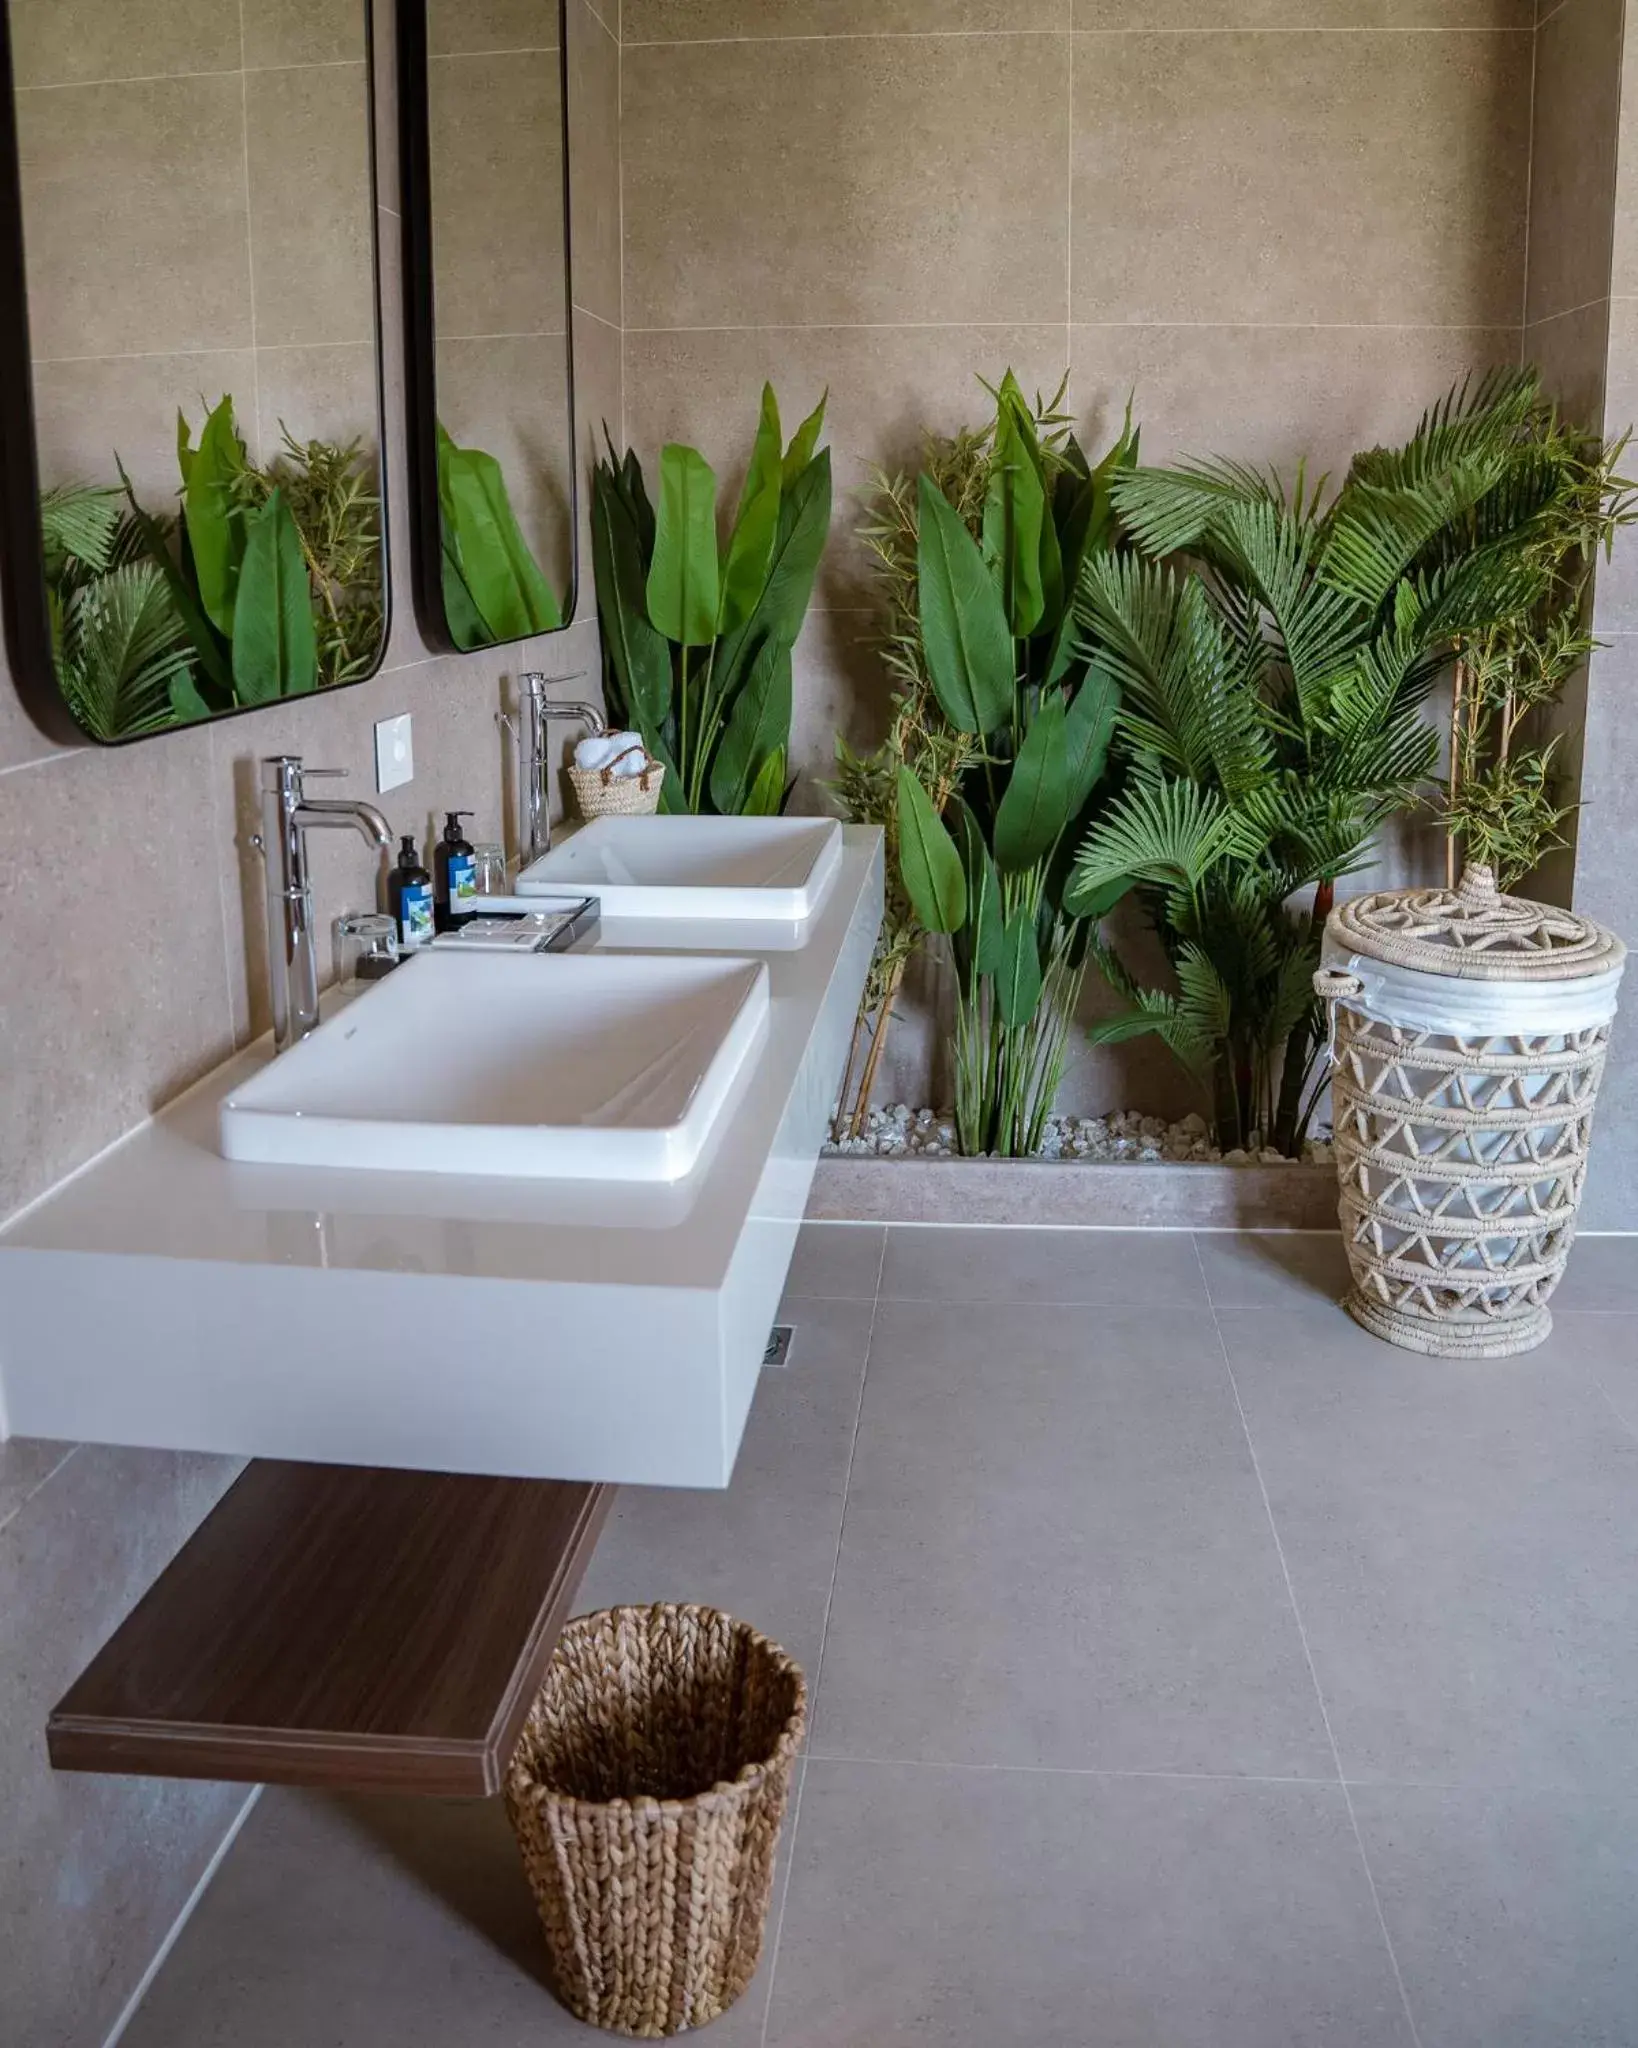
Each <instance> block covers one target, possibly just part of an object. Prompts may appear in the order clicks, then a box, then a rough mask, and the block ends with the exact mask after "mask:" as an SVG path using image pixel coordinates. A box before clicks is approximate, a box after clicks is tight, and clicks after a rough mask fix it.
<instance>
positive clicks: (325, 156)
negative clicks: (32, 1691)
mask: <svg viewBox="0 0 1638 2048" xmlns="http://www.w3.org/2000/svg"><path fill="white" fill-rule="evenodd" d="M246 115H247V128H248V134H247V149H248V157H249V176H250V208H251V212H250V226H251V251H252V257H253V263H254V274H255V295H256V296H255V306H256V340H257V342H258V344H259V345H260V346H262V347H264V348H267V347H281V346H288V345H290V344H297V345H300V346H311V345H312V344H314V343H316V342H336V341H373V340H374V338H375V326H376V321H375V274H374V262H375V246H374V233H373V230H374V226H375V217H374V208H373V200H372V195H371V187H370V124H369V109H368V104H367V92H366V86H365V78H364V67H363V65H361V64H358V65H354V64H325V65H310V66H304V67H303V68H301V69H299V70H294V71H260V72H257V73H256V74H255V76H254V77H252V78H251V79H250V81H249V94H248V100H247V105H246Z"/></svg>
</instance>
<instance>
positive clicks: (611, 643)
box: [592, 384, 831, 816]
mask: <svg viewBox="0 0 1638 2048" xmlns="http://www.w3.org/2000/svg"><path fill="white" fill-rule="evenodd" d="M824 417H825V400H824V398H821V399H820V400H819V403H818V405H817V406H815V408H814V410H813V411H812V412H811V413H810V414H809V415H808V417H807V418H806V419H805V420H804V421H803V422H802V424H801V426H800V427H798V429H797V430H796V433H795V434H794V435H793V436H792V438H791V440H790V442H789V444H788V445H787V444H786V443H785V441H784V438H783V429H782V427H781V424H780V417H779V402H778V400H777V398H776V397H775V395H774V391H773V387H772V385H769V384H765V385H764V386H763V388H762V408H761V414H760V417H759V420H758V423H757V430H756V439H755V442H754V444H753V446H752V450H751V460H750V466H749V468H748V470H747V472H746V476H745V483H744V487H743V489H742V490H741V492H740V497H739V504H738V507H737V510H736V512H735V515H734V520H733V524H732V526H731V528H730V529H729V533H728V539H727V544H726V546H722V545H721V544H720V543H719V537H718V526H717V479H716V475H715V473H714V471H713V470H712V468H711V466H710V464H709V463H708V462H707V461H706V460H705V458H704V457H703V456H702V455H701V454H700V452H699V450H698V449H696V448H690V447H686V446H683V445H681V444H679V443H671V444H669V445H667V446H666V447H665V448H664V449H662V450H661V453H660V470H659V502H658V504H657V505H656V504H654V503H653V502H652V501H651V500H650V498H649V494H648V488H647V483H646V480H645V478H644V475H643V467H642V463H641V462H640V461H639V459H638V457H637V455H636V454H635V452H634V451H632V450H630V449H628V450H627V451H626V453H625V455H624V456H623V457H622V456H618V455H616V453H615V451H614V444H613V442H612V441H609V442H608V455H607V458H606V459H600V460H599V461H598V463H597V466H596V470H595V473H594V476H593V483H592V563H593V573H594V577H595V581H596V585H597V613H598V620H599V623H600V625H601V627H602V638H603V663H604V692H605V698H606V701H607V703H608V705H609V707H610V709H611V711H612V712H613V713H614V715H615V716H616V717H617V718H618V719H619V720H620V721H621V723H622V724H624V725H627V726H629V727H630V728H631V729H632V730H633V731H635V732H639V733H641V734H642V737H643V744H644V745H645V746H646V747H647V748H648V750H649V752H650V753H651V754H653V755H654V756H655V758H656V759H657V760H660V761H663V762H664V763H665V767H666V774H665V778H664V781H663V782H662V784H661V798H660V801H661V807H662V809H664V810H667V811H710V812H715V813H718V814H722V815H732V814H747V815H757V816H768V815H771V814H773V813H774V812H777V811H778V810H779V809H780V808H781V807H782V805H783V803H784V801H785V798H786V796H787V794H788V791H787V786H786V782H787V773H788V768H789V760H790V733H791V650H792V648H793V647H794V646H795V645H796V637H797V634H798V633H799V632H800V631H801V629H802V621H803V618H804V617H805V616H806V613H807V608H808V602H809V599H810V598H811V597H812V595H813V585H814V579H815V577H816V576H817V574H818V571H819V560H820V557H821V555H822V554H823V553H824V548H825V542H826V539H827V538H828V536H829V532H830V501H831V479H830V450H829V449H828V448H820V447H819V446H818V441H819V435H820V432H821V430H822V429H823V426H824ZM604 437H605V440H607V439H608V430H607V428H606V427H605V429H604Z"/></svg>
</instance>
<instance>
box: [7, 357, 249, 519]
mask: <svg viewBox="0 0 1638 2048" xmlns="http://www.w3.org/2000/svg"><path fill="white" fill-rule="evenodd" d="M228 395H231V397H232V398H233V401H234V414H235V417H236V418H237V419H238V421H239V426H240V430H241V432H243V433H244V434H245V436H246V437H247V440H248V441H249V442H250V443H251V444H252V445H254V442H255V436H256V358H255V356H254V354H253V353H252V351H251V350H249V349H229V350H224V351H223V352H222V353H220V354H211V355H179V356H133V357H119V356H113V357H109V356H103V357H98V358H95V359H93V360H91V361H89V362H81V363H74V362H68V363H36V364H35V366H34V424H35V434H36V437H37V441H38V445H39V450H40V474H41V477H42V478H43V479H44V481H46V482H47V483H69V482H85V483H107V484H117V483H118V482H119V472H118V470H117V469H116V468H115V466H114V457H115V455H116V454H117V455H118V456H119V459H120V460H121V461H122V462H123V463H124V465H125V468H126V471H127V473H128V474H129V476H130V479H131V481H132V483H133V484H134V485H135V486H136V490H137V495H138V497H139V498H140V499H141V500H142V502H143V504H144V505H145V506H146V507H147V509H148V510H149V511H150V512H155V513H160V512H169V511H172V510H174V509H175V501H176V494H177V492H178V490H179V489H180V488H181V481H182V479H181V475H180V473H179V472H178V470H177V466H176V415H177V413H178V412H179V411H180V412H183V413H185V414H186V415H187V417H188V420H189V422H190V423H191V425H192V429H193V433H194V437H195V439H197V438H198V433H199V427H200V424H201V422H202V420H203V419H204V416H205V413H206V412H207V411H208V410H209V408H210V407H211V406H213V405H215V404H216V402H217V400H218V399H220V398H222V397H224V396H228Z"/></svg>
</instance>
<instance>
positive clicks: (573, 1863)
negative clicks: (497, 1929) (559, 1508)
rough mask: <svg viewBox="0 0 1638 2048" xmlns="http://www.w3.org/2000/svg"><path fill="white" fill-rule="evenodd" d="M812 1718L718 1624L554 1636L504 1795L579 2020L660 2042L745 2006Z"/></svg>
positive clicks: (799, 1682) (770, 1660)
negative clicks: (796, 1767) (794, 1776)
mask: <svg viewBox="0 0 1638 2048" xmlns="http://www.w3.org/2000/svg"><path fill="white" fill-rule="evenodd" d="M806 1715H807V1686H806V1683H805V1681H804V1679H803V1677H802V1673H801V1670H800V1668H799V1667H798V1666H797V1665H796V1664H795V1663H793V1662H792V1660H791V1659H790V1658H789V1657H788V1656H787V1655H786V1654H785V1652H784V1651H783V1650H782V1649H780V1648H779V1646H778V1645H777V1644H776V1643H771V1642H769V1641H768V1640H767V1638H766V1637H765V1636H761V1635H758V1634H757V1632H756V1630H755V1629H753V1628H748V1627H747V1626H746V1625H745V1624H744V1623H743V1622H739V1621H734V1620H733V1619H731V1618H730V1617H729V1616H728V1615H726V1614H721V1613H718V1612H717V1611H716V1609H714V1608H710V1607H613V1608H609V1609H607V1610H606V1611H605V1612H603V1613H601V1614H588V1615H583V1616H581V1618H580V1619H579V1620H577V1621H571V1622H570V1623H569V1624H568V1626H567V1627H566V1628H565V1629H564V1631H563V1634H562V1636H561V1638H560V1639H559V1641H558V1645H557V1649H556V1652H555V1653H554V1655H553V1658H552V1662H551V1668H550V1670H549V1671H548V1673H547V1676H546V1682H545V1684H544V1686H543V1687H542V1688H541V1692H540V1696H539V1698H538V1699H537V1700H536V1702H535V1705H534V1707H533V1709H532V1710H531V1712H530V1715H529V1718H528V1721H527V1722H526V1724H525V1726H524V1731H523V1735H522V1738H521V1740H520V1741H519V1744H518V1748H517V1751H516V1753H515V1754H514V1756H513V1758H512V1762H511V1766H510V1768H509V1770H508V1772H507V1778H506V1788H505V1789H506V1805H507V1810H508V1812H509V1813H510V1815H511V1819H512V1829H513V1832H514V1833H515V1835H516V1836H517V1840H518V1846H519V1848H520V1849H521V1851H522V1853H523V1866H524V1870H525V1872H526V1873H527V1875H528V1879H529V1884H530V1887H531V1888H532V1890H533V1892H534V1895H535V1902H536V1904H537V1905H538V1906H539V1908H540V1919H541V1925H542V1927H543V1928H544V1929H545V1933H546V1948H547V1953H548V1958H549V1962H550V1969H551V1982H552V1988H553V1990H554V1991H555V1992H556V1994H557V1996H558V1997H559V1998H560V1999H561V2000H562V2002H563V2004H564V2005H566V2006H567V2007H568V2009H569V2011H570V2012H572V2013H573V2014H574V2015H575V2017H576V2018H577V2019H582V2020H585V2021H588V2022H589V2023H590V2024H591V2025H592V2026H595V2027H603V2028H605V2029H607V2030H608V2031H609V2032H611V2033H616V2034H626V2035H630V2036H634V2037H636V2038H637V2039H640V2040H659V2039H661V2038H663V2037H665V2036H667V2035H671V2034H681V2033H685V2032H686V2031H688V2029H690V2028H692V2027H701V2026H704V2025H706V2024H707V2022H709V2021H711V2020H714V2019H716V2018H718V2017H719V2016H720V2015H721V2014H722V2013H723V2012H725V2011H726V2010H727V2009H728V2007H729V2006H730V2005H732V2004H733V2002H734V2001H735V1999H737V1998H738V1997H739V1996H740V1994H741V1993H742V1992H743V1991H744V1989H745V1987H746V1986H747V1985H748V1984H749V1983H750V1981H751V1978H752V1976H753V1974H754V1973H755V1970H756V1966H757V1961H758V1959H759V1957H760V1955H761V1952H762V1930H763V1923H764V1921H765V1919H766V1917H767V1911H768V1895H769V1891H770V1889H771V1886H772V1883H773V1862H774V1849H775V1846H776V1845H777V1843H778V1840H779V1828H780V1823H781V1821H782V1820H783V1818H784V1813H785V1801H786V1798H787V1796H788V1794H789V1791H790V1782H791V1770H792V1766H793V1764H794V1762H795V1759H796V1753H797V1749H798V1747H799V1745H800V1743H801V1740H802V1730H803V1726H804V1723H805V1720H806Z"/></svg>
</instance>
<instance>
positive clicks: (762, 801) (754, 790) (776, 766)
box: [745, 747, 787, 818]
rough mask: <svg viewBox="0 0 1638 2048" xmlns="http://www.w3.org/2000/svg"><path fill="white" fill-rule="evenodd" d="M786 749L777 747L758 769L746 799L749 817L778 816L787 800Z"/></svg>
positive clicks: (746, 809) (746, 813)
mask: <svg viewBox="0 0 1638 2048" xmlns="http://www.w3.org/2000/svg"><path fill="white" fill-rule="evenodd" d="M786 765H787V760H786V754H785V749H784V748H783V747H776V748H775V749H774V751H773V752H772V753H771V754H770V755H769V756H768V758H767V760H766V761H764V762H763V764H762V766H761V768H760V769H759V770H758V771H757V778H756V780H755V782H753V783H752V784H751V789H750V794H749V795H748V796H747V797H746V799H745V816H746V817H747V818H777V817H778V815H779V813H780V810H781V809H782V808H783V806H784V802H785V769H786Z"/></svg>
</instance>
